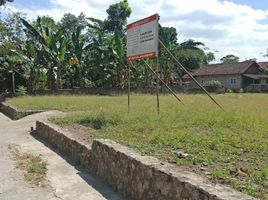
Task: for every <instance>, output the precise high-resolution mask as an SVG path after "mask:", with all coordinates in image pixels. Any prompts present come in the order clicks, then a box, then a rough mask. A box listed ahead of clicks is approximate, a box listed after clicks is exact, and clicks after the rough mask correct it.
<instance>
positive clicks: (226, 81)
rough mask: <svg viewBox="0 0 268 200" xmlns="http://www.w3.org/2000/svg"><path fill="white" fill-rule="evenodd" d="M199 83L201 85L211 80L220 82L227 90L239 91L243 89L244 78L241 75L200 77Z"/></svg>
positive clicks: (198, 78)
mask: <svg viewBox="0 0 268 200" xmlns="http://www.w3.org/2000/svg"><path fill="white" fill-rule="evenodd" d="M196 79H197V81H198V82H199V83H201V84H203V83H205V82H206V81H210V80H217V81H220V82H221V84H222V85H223V87H224V88H225V89H233V90H238V89H240V88H242V76H241V75H239V74H238V75H235V74H234V75H213V76H199V77H196Z"/></svg>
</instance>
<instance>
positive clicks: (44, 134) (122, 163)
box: [36, 121, 254, 200]
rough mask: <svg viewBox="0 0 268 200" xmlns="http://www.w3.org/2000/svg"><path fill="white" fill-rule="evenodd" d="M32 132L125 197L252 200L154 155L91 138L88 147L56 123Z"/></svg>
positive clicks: (136, 199) (141, 199)
mask: <svg viewBox="0 0 268 200" xmlns="http://www.w3.org/2000/svg"><path fill="white" fill-rule="evenodd" d="M36 133H37V134H38V136H40V137H41V138H43V139H45V140H46V141H48V142H49V143H51V144H52V145H53V146H55V147H56V148H58V149H59V150H61V151H62V152H64V153H65V154H66V155H67V156H70V157H71V158H72V159H74V160H75V161H77V162H79V163H80V164H82V165H83V166H84V167H85V168H86V169H88V170H90V172H91V173H93V174H96V175H97V176H99V177H101V178H102V179H103V180H105V181H106V182H107V183H108V184H110V185H111V186H112V187H113V188H114V189H115V190H116V191H119V192H120V193H121V194H123V195H124V196H125V197H126V199H128V200H180V199H183V200H220V199H221V200H238V199H239V200H240V199H243V200H249V199H254V198H253V197H250V196H247V195H245V194H242V193H240V192H237V191H235V190H233V189H231V188H228V187H225V186H222V185H218V184H212V183H210V182H209V181H208V180H206V179H205V178H203V177H201V176H199V175H196V174H194V173H191V172H187V171H184V170H182V169H180V168H179V167H177V166H174V165H171V164H168V163H165V162H161V161H159V160H158V159H156V158H153V157H148V156H141V155H140V154H138V153H137V152H135V151H133V150H132V149H130V148H128V147H125V146H122V145H120V144H118V143H116V142H113V141H111V140H104V139H101V140H94V141H93V144H92V148H91V147H90V146H89V145H86V144H83V141H78V140H75V139H74V138H73V137H72V135H71V134H69V133H67V132H65V131H63V130H61V129H60V128H58V127H57V126H55V125H52V124H51V123H48V122H42V121H37V123H36Z"/></svg>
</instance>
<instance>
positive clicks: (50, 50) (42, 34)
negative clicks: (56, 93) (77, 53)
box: [21, 18, 68, 90]
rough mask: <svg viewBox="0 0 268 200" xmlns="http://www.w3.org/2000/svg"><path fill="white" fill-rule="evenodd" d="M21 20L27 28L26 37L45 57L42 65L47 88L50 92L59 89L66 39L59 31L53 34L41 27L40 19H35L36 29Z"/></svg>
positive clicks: (46, 28)
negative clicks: (44, 70)
mask: <svg viewBox="0 0 268 200" xmlns="http://www.w3.org/2000/svg"><path fill="white" fill-rule="evenodd" d="M21 20H22V23H23V25H24V26H25V27H26V28H27V31H28V35H30V37H32V38H33V39H34V40H35V45H36V47H37V48H39V49H40V51H41V52H42V54H43V56H44V57H45V61H46V63H42V65H44V66H45V67H46V68H47V73H48V87H49V88H50V89H52V90H55V89H57V88H61V73H62V68H63V67H64V64H65V52H66V44H67V42H68V40H67V38H66V37H65V36H64V35H63V34H62V33H61V31H60V30H59V31H57V32H56V33H54V32H53V31H51V30H50V29H49V28H48V27H44V26H42V24H41V21H40V18H38V19H37V29H36V28H34V27H33V26H32V25H31V24H30V23H28V22H27V21H26V20H24V19H21ZM55 72H56V74H55ZM56 78H57V80H56Z"/></svg>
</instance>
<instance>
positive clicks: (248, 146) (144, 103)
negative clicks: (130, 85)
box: [9, 94, 268, 199]
mask: <svg viewBox="0 0 268 200" xmlns="http://www.w3.org/2000/svg"><path fill="white" fill-rule="evenodd" d="M179 96H180V97H181V99H182V100H183V102H184V104H185V106H183V105H181V104H179V103H178V102H177V101H176V100H175V99H174V98H173V97H172V96H169V95H167V96H161V97H160V115H157V111H156V98H155V97H154V96H151V95H132V96H131V107H130V113H128V112H127V96H114V97H107V96H105V97H103V96H56V97H55V96H45V97H20V98H14V99H11V100H9V103H11V104H12V105H15V106H17V107H20V108H24V109H31V108H34V109H58V110H62V111H72V112H70V113H69V114H68V115H66V116H65V117H63V118H58V119H54V121H55V122H56V123H57V124H59V125H61V126H64V125H72V124H80V125H83V126H86V127H90V128H92V127H93V128H95V129H98V130H97V131H93V132H90V131H89V134H90V135H91V136H93V137H94V138H109V139H112V140H115V141H117V142H119V143H121V144H125V145H128V146H130V147H133V148H135V149H137V150H139V151H140V152H141V153H142V154H144V155H151V156H156V157H158V158H159V159H162V160H167V161H169V162H172V163H176V164H177V165H180V166H184V167H187V168H188V169H190V170H193V171H195V172H197V173H201V174H204V175H206V176H208V177H209V178H210V179H211V180H213V181H216V182H221V183H224V184H227V185H230V186H232V187H233V188H235V189H237V190H239V191H242V192H245V193H247V194H250V195H254V196H256V197H260V198H262V199H268V198H267V194H268V131H267V130H268V95H266V94H225V95H215V96H214V98H215V99H216V100H217V101H218V102H219V103H220V104H221V105H222V106H223V107H224V108H225V110H226V111H225V112H222V111H221V110H220V109H219V108H218V107H217V106H216V105H215V104H213V103H212V102H211V101H210V100H209V99H208V98H207V97H206V96H204V95H179ZM73 111H75V112H73ZM174 151H175V152H176V151H183V152H185V153H187V154H188V155H189V156H187V157H183V158H181V157H178V156H174V153H172V152H174Z"/></svg>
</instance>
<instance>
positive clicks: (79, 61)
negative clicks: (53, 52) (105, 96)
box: [68, 26, 92, 87]
mask: <svg viewBox="0 0 268 200" xmlns="http://www.w3.org/2000/svg"><path fill="white" fill-rule="evenodd" d="M71 47H72V48H71V49H72V51H70V52H69V56H71V58H70V59H69V61H68V63H69V65H71V66H72V70H73V72H74V73H73V74H74V77H73V79H75V80H77V81H76V82H77V85H78V86H79V87H84V86H85V74H86V68H85V52H86V51H87V50H89V49H90V48H91V47H92V43H91V42H90V43H86V39H85V38H84V36H83V35H82V28H81V27H80V26H79V27H77V29H76V30H75V31H74V32H73V34H72V39H71Z"/></svg>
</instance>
